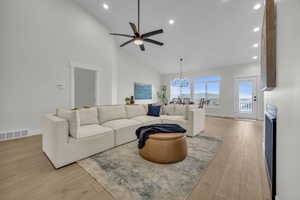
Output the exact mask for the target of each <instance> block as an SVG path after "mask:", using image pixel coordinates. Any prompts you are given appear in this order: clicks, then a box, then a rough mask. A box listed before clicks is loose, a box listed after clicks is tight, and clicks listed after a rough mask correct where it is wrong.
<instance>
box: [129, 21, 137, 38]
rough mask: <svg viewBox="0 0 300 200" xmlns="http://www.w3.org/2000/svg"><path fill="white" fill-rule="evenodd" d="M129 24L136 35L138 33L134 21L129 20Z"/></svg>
mask: <svg viewBox="0 0 300 200" xmlns="http://www.w3.org/2000/svg"><path fill="white" fill-rule="evenodd" d="M129 24H130V26H131V29H132V31H133V32H134V34H135V35H136V34H137V33H138V30H137V29H136V26H135V24H134V23H132V22H129Z"/></svg>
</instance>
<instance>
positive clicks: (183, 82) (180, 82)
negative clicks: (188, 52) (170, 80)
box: [174, 58, 189, 95]
mask: <svg viewBox="0 0 300 200" xmlns="http://www.w3.org/2000/svg"><path fill="white" fill-rule="evenodd" d="M182 65H183V58H180V60H179V79H176V80H174V82H175V83H174V85H175V86H176V87H179V88H184V87H188V86H189V81H188V80H186V79H184V77H183V72H182ZM180 91H181V90H180ZM180 95H181V94H180Z"/></svg>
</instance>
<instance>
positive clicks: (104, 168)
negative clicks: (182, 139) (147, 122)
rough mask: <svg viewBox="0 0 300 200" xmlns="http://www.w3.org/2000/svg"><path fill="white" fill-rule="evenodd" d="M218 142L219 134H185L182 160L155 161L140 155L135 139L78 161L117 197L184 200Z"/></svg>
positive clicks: (123, 199)
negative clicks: (188, 135) (186, 152)
mask: <svg viewBox="0 0 300 200" xmlns="http://www.w3.org/2000/svg"><path fill="white" fill-rule="evenodd" d="M221 143H222V138H221V137H209V136H196V137H193V138H187V144H188V156H187V157H186V159H185V160H183V161H181V162H178V163H174V164H156V163H152V162H149V161H146V160H144V159H143V158H142V157H140V155H139V153H138V148H137V141H135V142H131V143H128V144H125V145H122V146H119V147H117V148H114V149H111V150H108V151H105V152H102V153H99V154H97V155H94V156H92V157H90V158H88V159H84V160H81V161H78V164H79V165H80V166H81V167H82V168H83V169H85V170H86V171H87V172H88V173H89V174H90V175H91V176H92V177H93V178H95V179H96V180H97V181H98V182H99V183H100V184H101V185H103V187H104V188H105V189H106V190H107V191H108V192H110V193H111V195H112V196H113V198H114V199H116V200H185V199H186V198H187V197H188V196H189V194H191V192H192V190H193V188H194V187H195V186H196V184H197V183H198V182H199V181H200V178H201V175H203V173H204V171H205V170H206V169H207V167H208V165H209V162H210V161H211V160H212V159H213V158H214V157H215V155H216V153H217V150H218V147H219V146H220V144H221Z"/></svg>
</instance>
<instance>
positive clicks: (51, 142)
mask: <svg viewBox="0 0 300 200" xmlns="http://www.w3.org/2000/svg"><path fill="white" fill-rule="evenodd" d="M42 129H43V141H42V142H43V151H44V152H45V153H46V154H47V156H48V157H49V159H50V160H51V161H52V162H53V161H54V160H55V158H56V157H57V156H58V153H59V149H60V148H61V147H62V145H63V144H65V143H67V142H68V138H69V125H68V121H67V120H65V119H62V118H59V117H56V116H55V115H53V114H47V115H45V116H44V117H43V118H42Z"/></svg>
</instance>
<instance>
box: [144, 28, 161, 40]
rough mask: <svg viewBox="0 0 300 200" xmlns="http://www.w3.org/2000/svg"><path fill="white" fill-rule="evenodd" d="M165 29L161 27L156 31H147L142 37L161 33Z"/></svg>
mask: <svg viewBox="0 0 300 200" xmlns="http://www.w3.org/2000/svg"><path fill="white" fill-rule="evenodd" d="M163 32H164V31H163V30H162V29H159V30H156V31H151V32H149V33H145V34H143V35H142V38H147V37H150V36H152V35H157V34H161V33H163Z"/></svg>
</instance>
